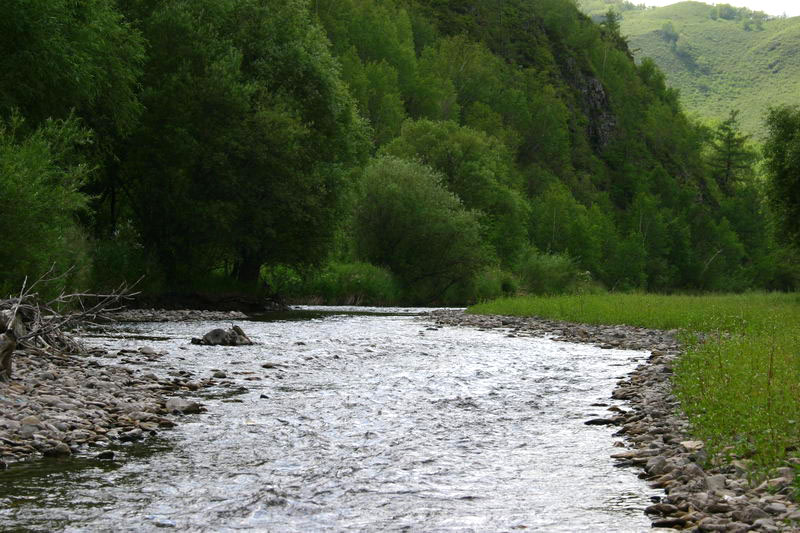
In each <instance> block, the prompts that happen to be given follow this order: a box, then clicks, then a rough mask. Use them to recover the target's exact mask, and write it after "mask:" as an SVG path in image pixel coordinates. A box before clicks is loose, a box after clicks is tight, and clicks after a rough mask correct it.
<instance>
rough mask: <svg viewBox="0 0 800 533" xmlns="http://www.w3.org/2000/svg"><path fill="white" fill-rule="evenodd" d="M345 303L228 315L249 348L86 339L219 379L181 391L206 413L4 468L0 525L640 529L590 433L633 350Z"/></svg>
mask: <svg viewBox="0 0 800 533" xmlns="http://www.w3.org/2000/svg"><path fill="white" fill-rule="evenodd" d="M353 311H355V310H353V309H334V310H331V309H320V308H307V309H305V310H304V311H302V312H299V313H294V314H289V315H284V316H281V317H280V319H279V320H262V321H241V320H239V321H237V324H239V325H240V326H241V327H242V328H243V329H244V330H245V331H246V333H247V334H248V335H249V336H250V338H251V339H253V340H254V341H256V342H257V344H256V345H254V346H243V347H208V346H196V345H192V344H190V342H189V341H190V339H191V338H192V337H199V336H201V335H202V334H203V333H205V332H206V331H208V330H210V329H212V328H215V327H229V326H230V323H229V322H211V321H205V322H197V321H193V322H167V323H147V322H145V323H137V324H120V325H119V326H117V327H116V328H115V329H113V330H112V331H111V332H109V333H108V334H104V335H97V336H90V337H88V338H87V339H86V341H87V343H88V344H90V345H92V346H97V347H103V348H105V349H107V350H110V351H112V352H113V351H119V350H121V349H128V350H135V349H138V348H141V347H143V346H148V347H150V348H152V350H153V351H155V352H164V353H165V354H166V355H163V356H161V357H157V358H153V357H149V358H147V359H146V360H144V359H143V360H141V361H137V360H135V358H131V357H130V356H129V357H127V358H125V359H124V360H122V359H121V360H118V361H112V362H113V363H114V364H122V365H126V366H129V367H131V368H133V369H135V372H139V373H154V374H156V375H158V376H162V375H163V376H169V375H177V374H179V373H183V374H182V375H187V374H191V375H192V376H195V377H197V378H208V377H213V376H215V375H216V376H217V377H216V378H215V379H217V381H218V383H219V384H218V385H217V386H212V387H209V388H206V389H204V390H203V391H202V392H195V393H190V394H189V395H187V396H186V397H187V398H189V399H194V400H198V401H200V402H201V403H202V404H203V405H204V406H205V407H206V409H207V412H205V413H201V414H195V415H187V416H184V417H182V418H181V419H180V421H179V423H178V425H177V427H176V428H175V429H173V430H170V431H168V432H162V433H160V434H159V437H158V439H151V440H150V441H149V442H147V443H145V444H144V445H142V444H134V445H130V446H122V447H120V448H119V449H117V460H116V461H114V462H112V463H108V462H98V461H95V460H92V459H91V458H90V457H89V455H90V454H87V457H86V458H80V457H79V458H70V459H66V460H61V461H55V460H52V461H41V462H36V463H32V464H30V465H25V466H19V465H18V466H15V467H14V468H12V469H10V470H8V471H6V472H0V479H1V480H2V481H3V483H2V488H0V529H2V530H3V531H6V530H8V531H13V530H15V529H17V530H33V531H53V530H63V531H87V530H91V531H150V530H160V529H162V528H176V529H178V530H189V531H398V530H402V531H516V530H532V531H615V532H626V531H630V532H640V531H648V530H650V521H649V520H648V519H647V518H646V516H645V515H644V514H643V512H642V511H643V509H644V508H645V507H646V506H648V505H649V504H650V503H651V501H650V497H652V496H654V495H655V494H656V492H655V491H653V490H651V489H648V488H647V487H646V485H645V484H644V483H643V482H642V481H640V480H639V479H638V478H637V476H636V473H637V472H636V470H633V469H628V468H617V467H615V466H614V462H613V461H612V460H611V459H610V458H609V456H610V455H611V454H613V453H614V452H615V451H618V450H619V449H618V448H614V447H613V443H614V440H615V439H614V438H613V437H612V433H613V431H614V429H612V428H609V427H603V426H587V425H585V424H584V422H585V421H586V420H588V419H592V418H597V417H603V416H608V414H609V413H608V411H607V408H608V407H609V406H611V405H613V404H612V402H611V401H610V399H609V398H610V396H611V392H612V390H613V388H614V385H615V383H616V382H617V381H618V380H619V379H620V378H621V377H623V376H624V375H625V374H627V373H628V372H630V371H631V370H633V368H634V367H635V366H636V364H637V363H638V362H640V361H642V360H643V359H644V358H646V356H647V355H648V354H647V353H646V352H640V351H630V350H601V349H599V348H596V347H593V346H591V345H587V344H572V343H566V342H556V341H553V340H549V339H546V338H534V337H524V336H516V335H510V334H509V332H507V331H503V330H490V331H480V330H477V329H468V328H455V327H435V326H433V323H432V322H431V321H430V320H429V319H427V318H426V317H425V316H420V315H419V314H418V313H419V312H421V310H399V309H397V310H388V312H387V310H380V312H377V310H375V311H376V312H373V313H363V310H359V312H357V313H355V312H353ZM103 362H104V363H106V364H108V363H109V360H108V359H106V360H104V361H103ZM623 407H624V406H623Z"/></svg>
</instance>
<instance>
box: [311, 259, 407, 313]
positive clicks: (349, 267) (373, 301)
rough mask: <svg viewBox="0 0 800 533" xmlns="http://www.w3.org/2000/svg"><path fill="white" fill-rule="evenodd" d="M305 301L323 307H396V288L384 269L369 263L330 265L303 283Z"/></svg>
mask: <svg viewBox="0 0 800 533" xmlns="http://www.w3.org/2000/svg"><path fill="white" fill-rule="evenodd" d="M301 292H302V293H303V294H302V297H303V298H305V299H309V298H311V299H314V300H319V301H320V303H323V304H325V305H373V306H374V305H396V304H398V303H400V302H401V293H400V286H399V284H398V282H397V280H396V279H395V277H394V275H393V274H392V273H391V272H390V271H389V270H387V269H385V268H380V267H377V266H374V265H371V264H369V263H335V262H334V263H330V264H328V265H326V266H325V268H324V269H322V270H320V271H319V272H317V273H316V274H315V275H313V277H312V278H311V279H310V280H309V281H307V282H306V285H305V287H304V288H303V289H302V290H301Z"/></svg>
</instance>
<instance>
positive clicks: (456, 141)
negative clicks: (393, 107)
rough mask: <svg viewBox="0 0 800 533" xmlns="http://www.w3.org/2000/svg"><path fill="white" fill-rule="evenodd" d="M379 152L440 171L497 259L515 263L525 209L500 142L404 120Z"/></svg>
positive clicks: (452, 126) (451, 126)
mask: <svg viewBox="0 0 800 533" xmlns="http://www.w3.org/2000/svg"><path fill="white" fill-rule="evenodd" d="M383 153H385V154H390V155H394V156H397V157H402V158H406V159H418V160H419V161H421V162H422V163H423V164H425V165H430V166H431V167H432V168H433V169H435V170H436V171H437V172H439V173H441V174H442V176H444V179H445V181H444V184H445V186H446V187H447V188H448V189H449V190H450V191H451V192H452V193H454V194H456V195H457V197H458V198H459V199H460V200H461V201H462V202H464V205H465V206H466V207H467V208H468V209H474V210H476V211H477V212H478V214H479V217H480V221H481V225H482V226H483V228H484V231H485V233H486V236H487V240H488V242H490V243H491V244H492V246H493V247H494V249H495V251H496V253H497V256H498V257H499V258H500V259H501V261H502V262H503V263H505V264H506V265H513V264H514V263H515V262H516V261H517V260H518V259H519V257H520V254H521V252H522V250H523V248H524V246H525V245H526V244H527V241H528V234H527V230H526V226H527V222H528V207H527V205H526V202H525V200H524V198H523V196H522V194H521V192H520V191H521V183H520V179H519V176H518V175H517V173H516V172H515V171H514V162H513V158H512V155H511V153H510V152H509V150H508V148H506V147H505V146H504V145H503V144H502V143H501V142H500V141H498V140H497V139H495V138H494V137H490V136H489V135H486V134H485V133H483V132H481V131H477V130H473V129H471V128H467V127H464V126H459V125H458V124H456V123H455V122H451V121H444V122H435V121H431V120H418V121H407V122H406V123H405V124H403V128H402V132H401V134H400V136H399V137H397V138H396V139H395V140H394V141H392V142H391V143H389V144H388V145H387V146H385V147H384V149H383Z"/></svg>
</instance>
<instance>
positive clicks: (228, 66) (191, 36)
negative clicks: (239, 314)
mask: <svg viewBox="0 0 800 533" xmlns="http://www.w3.org/2000/svg"><path fill="white" fill-rule="evenodd" d="M159 4H160V5H159V6H158V7H156V8H155V9H154V10H152V11H151V12H146V13H145V16H144V17H143V18H142V19H141V20H140V24H141V26H142V31H143V33H144V35H145V36H146V37H147V39H148V41H149V42H150V44H151V54H150V57H149V58H148V62H147V65H146V74H145V85H146V89H145V90H144V91H143V94H142V101H143V102H144V104H145V106H146V108H147V112H146V113H145V115H144V116H143V118H142V124H141V127H140V128H139V129H138V130H137V131H136V133H135V135H134V136H133V138H132V139H131V142H130V144H129V150H128V152H127V153H126V154H125V158H124V163H123V175H124V179H125V181H126V183H127V184H128V188H129V191H130V192H131V202H132V207H133V214H134V220H135V223H136V226H137V229H138V231H139V232H140V234H141V235H142V238H143V240H144V242H146V243H148V246H149V247H151V248H152V249H153V250H154V252H155V255H156V257H157V258H158V261H159V263H160V265H161V267H162V268H163V270H164V272H165V274H166V276H167V279H168V280H172V281H174V280H176V279H179V278H186V277H192V276H197V275H203V274H204V273H205V272H208V271H209V270H210V269H212V268H213V267H214V266H215V265H218V264H220V263H221V262H223V261H226V260H227V261H231V262H233V263H234V264H235V268H234V276H235V277H237V278H239V279H241V280H242V281H248V282H252V283H254V282H255V279H256V278H257V276H258V273H259V269H260V267H261V265H263V264H273V263H311V262H315V261H319V260H320V259H321V258H323V257H324V254H325V253H326V252H327V249H328V246H329V243H330V242H331V239H332V237H333V231H334V228H335V221H336V218H337V213H338V200H339V197H340V195H341V193H342V190H343V189H344V187H345V182H346V180H347V179H348V175H349V169H348V167H349V166H350V165H351V164H353V163H355V162H357V161H358V160H359V158H360V157H361V154H363V148H364V142H363V140H364V130H363V128H362V126H361V124H360V120H359V118H358V117H357V115H356V113H355V109H354V106H353V105H352V102H351V100H350V98H349V96H348V94H347V91H346V89H345V87H344V86H343V84H342V83H341V81H340V79H339V77H338V67H337V64H336V63H335V61H334V60H333V58H332V57H331V56H330V54H329V53H328V50H327V43H326V40H325V38H324V36H323V35H322V34H321V32H320V30H319V29H318V28H317V27H316V26H315V25H313V24H312V22H311V21H310V19H309V18H308V13H307V11H306V10H305V7H304V6H303V4H301V3H298V2H294V1H289V0H286V1H272V2H263V1H258V0H248V1H242V2H223V3H219V2H211V1H200V2H196V1H192V2H182V1H177V2H160V3H159ZM198 89H200V90H198Z"/></svg>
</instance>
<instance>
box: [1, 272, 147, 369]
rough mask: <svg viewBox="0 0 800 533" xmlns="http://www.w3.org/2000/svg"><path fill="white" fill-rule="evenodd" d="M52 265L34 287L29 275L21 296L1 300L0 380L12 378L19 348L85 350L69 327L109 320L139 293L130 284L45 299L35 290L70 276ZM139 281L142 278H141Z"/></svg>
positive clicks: (43, 350)
mask: <svg viewBox="0 0 800 533" xmlns="http://www.w3.org/2000/svg"><path fill="white" fill-rule="evenodd" d="M52 271H53V269H52V268H51V269H50V271H48V272H47V273H46V274H45V275H44V276H42V277H41V278H39V279H38V280H37V281H36V282H34V283H33V284H32V285H30V286H26V285H27V278H26V280H25V281H24V282H23V284H22V290H21V291H20V294H19V296H16V297H13V298H7V299H0V333H2V335H0V380H7V379H10V378H11V366H12V356H13V353H14V350H15V349H19V348H22V349H25V350H27V351H29V352H34V353H61V354H78V353H85V349H84V347H83V345H82V344H81V343H80V342H79V341H78V340H77V339H75V338H74V337H73V336H72V335H70V334H69V333H68V332H67V330H69V329H71V328H74V327H76V326H77V325H79V324H81V325H89V326H92V325H98V323H99V322H100V321H108V320H109V317H108V316H106V313H111V312H114V311H118V310H120V309H121V308H122V306H121V305H119V304H120V302H121V301H122V300H128V299H131V298H133V297H134V296H136V294H138V293H135V292H132V288H133V287H134V286H135V285H136V284H134V285H132V286H129V285H128V284H126V283H123V284H121V285H120V286H119V287H117V288H116V289H115V290H113V291H111V292H109V293H108V294H93V293H88V292H87V293H71V294H66V293H64V292H61V293H60V294H59V295H58V296H57V297H55V298H53V299H51V300H49V301H43V300H42V299H41V298H40V297H39V294H38V293H37V292H35V290H36V289H37V288H38V287H40V286H43V285H45V284H47V283H49V282H53V281H56V280H58V279H61V278H62V277H64V276H66V275H67V274H68V272H69V271H67V272H65V273H64V274H61V275H59V276H53V275H52ZM137 283H138V281H137Z"/></svg>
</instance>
